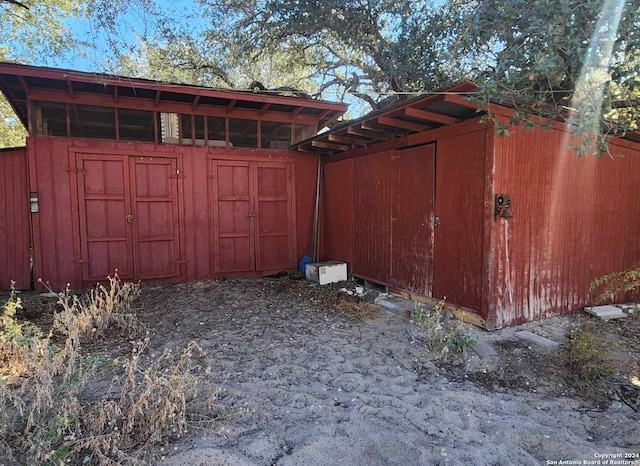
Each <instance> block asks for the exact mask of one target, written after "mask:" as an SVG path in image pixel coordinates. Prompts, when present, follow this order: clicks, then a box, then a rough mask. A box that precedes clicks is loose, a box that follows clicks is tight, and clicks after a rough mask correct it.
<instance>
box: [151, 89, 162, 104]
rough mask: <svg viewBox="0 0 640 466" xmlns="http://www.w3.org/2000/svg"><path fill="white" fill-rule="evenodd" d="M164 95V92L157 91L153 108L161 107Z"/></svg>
mask: <svg viewBox="0 0 640 466" xmlns="http://www.w3.org/2000/svg"><path fill="white" fill-rule="evenodd" d="M161 95H162V91H156V97H155V99H153V106H154V107H157V106H158V105H160V96H161Z"/></svg>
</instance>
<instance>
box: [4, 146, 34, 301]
mask: <svg viewBox="0 0 640 466" xmlns="http://www.w3.org/2000/svg"><path fill="white" fill-rule="evenodd" d="M0 219H2V221H0V289H8V288H9V287H10V283H11V280H13V281H15V283H16V288H18V289H27V288H29V286H30V281H31V280H30V277H31V274H30V265H29V262H30V259H29V245H30V241H31V240H30V227H29V186H28V178H27V152H26V149H24V148H20V149H8V150H0Z"/></svg>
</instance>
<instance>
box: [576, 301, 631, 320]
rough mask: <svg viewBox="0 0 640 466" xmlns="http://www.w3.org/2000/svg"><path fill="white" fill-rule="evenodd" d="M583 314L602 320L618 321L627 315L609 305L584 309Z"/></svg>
mask: <svg viewBox="0 0 640 466" xmlns="http://www.w3.org/2000/svg"><path fill="white" fill-rule="evenodd" d="M584 312H586V313H587V314H591V315H593V316H596V317H598V318H600V319H602V320H610V319H620V318H622V317H627V314H626V313H625V312H623V311H622V309H620V308H619V307H617V306H612V305H610V304H609V305H606V306H593V307H585V308H584Z"/></svg>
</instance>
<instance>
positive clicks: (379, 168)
mask: <svg viewBox="0 0 640 466" xmlns="http://www.w3.org/2000/svg"><path fill="white" fill-rule="evenodd" d="M392 155H393V152H392V151H389V152H382V153H379V154H374V155H367V156H365V157H358V158H356V159H355V160H354V162H353V173H354V175H353V199H354V206H353V209H354V217H353V218H354V222H353V227H354V239H353V267H352V272H353V274H355V275H358V276H360V277H363V278H366V279H369V280H372V281H376V282H381V283H389V275H390V271H391V207H392V203H391V199H392V197H391V196H392V183H391V180H392V178H391V156H392Z"/></svg>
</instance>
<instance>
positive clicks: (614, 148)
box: [294, 84, 640, 329]
mask: <svg viewBox="0 0 640 466" xmlns="http://www.w3.org/2000/svg"><path fill="white" fill-rule="evenodd" d="M475 89H476V88H475V86H473V85H472V84H461V85H459V86H456V87H453V88H451V89H448V90H446V91H445V92H442V93H438V94H437V95H429V96H420V97H417V98H414V99H411V100H406V101H403V102H400V103H398V104H396V105H394V106H391V107H387V108H384V109H382V110H379V111H374V112H372V113H370V114H368V115H366V116H364V117H362V118H360V119H358V120H353V121H349V122H346V123H343V124H340V125H337V126H335V127H334V128H332V129H331V130H330V131H328V132H325V133H323V134H320V135H318V136H316V137H314V138H311V139H309V140H306V141H301V142H299V143H297V144H295V145H294V148H297V149H304V150H311V149H313V148H315V149H316V150H317V151H319V152H321V153H322V154H323V162H324V163H323V170H324V172H323V173H324V175H323V184H322V186H323V191H322V228H321V233H320V256H321V257H322V258H323V259H333V260H342V261H346V262H347V263H348V264H349V267H350V273H352V274H353V275H354V276H357V277H361V278H363V279H366V280H368V281H371V282H374V283H379V284H382V285H386V286H388V287H389V288H390V289H391V290H393V291H396V292H399V293H403V294H405V295H407V296H411V297H414V298H416V299H422V298H424V297H426V298H432V299H437V300H441V299H444V300H446V302H447V303H450V304H453V305H454V306H452V307H453V308H457V309H459V310H462V312H465V311H467V312H468V313H467V316H468V320H471V321H473V322H474V323H477V324H478V325H482V326H484V327H486V328H488V329H495V328H500V327H504V326H508V325H514V324H518V323H522V322H525V321H530V320H535V319H539V318H542V317H546V316H551V315H558V314H563V313H567V312H571V311H574V310H577V309H579V308H581V307H583V306H585V305H586V304H589V301H590V296H589V285H590V283H591V281H592V280H593V279H594V278H597V277H600V276H602V275H604V274H607V273H611V272H616V271H622V270H625V269H627V268H629V267H632V266H634V265H636V264H638V263H639V262H640V241H639V240H638V239H639V238H640V143H639V142H638V141H640V135H639V134H638V133H630V134H627V136H626V138H625V139H620V138H612V139H610V140H609V151H610V154H608V155H604V156H603V157H602V158H597V157H594V156H583V157H578V156H577V155H576V152H575V151H574V150H573V149H572V148H571V147H572V146H575V145H577V144H578V141H577V140H576V138H575V137H574V136H573V134H572V132H571V129H570V128H569V127H568V126H567V125H565V124H564V123H559V122H558V123H554V124H550V125H549V127H548V128H543V127H542V126H536V127H534V128H532V129H526V128H525V127H523V126H514V125H512V124H511V117H512V116H513V114H514V110H512V109H511V108H507V107H504V106H500V105H491V109H490V110H491V112H492V114H493V116H494V119H495V120H496V121H497V122H498V124H499V125H500V128H501V131H496V127H495V125H494V124H493V123H491V122H490V121H489V119H487V118H485V116H484V115H485V114H486V112H484V111H482V110H480V109H479V108H478V106H477V105H476V104H475V103H474V102H472V101H471V99H470V98H469V97H468V95H469V94H473V92H474V91H475ZM505 130H506V131H505ZM498 133H503V135H499V134H498Z"/></svg>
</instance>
